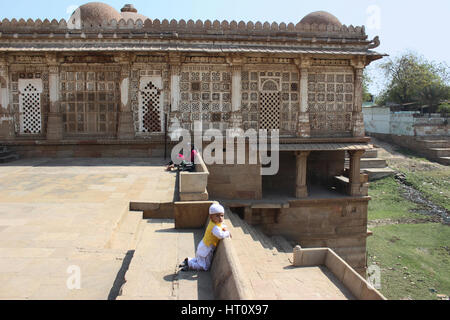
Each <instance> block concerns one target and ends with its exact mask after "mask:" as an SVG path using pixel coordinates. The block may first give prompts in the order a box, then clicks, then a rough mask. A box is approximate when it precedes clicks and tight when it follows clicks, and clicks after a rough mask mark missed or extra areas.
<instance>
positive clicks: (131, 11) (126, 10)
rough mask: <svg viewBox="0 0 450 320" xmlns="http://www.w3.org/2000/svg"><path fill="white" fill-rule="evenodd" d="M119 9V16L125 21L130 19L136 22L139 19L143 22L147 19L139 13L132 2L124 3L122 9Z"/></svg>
mask: <svg viewBox="0 0 450 320" xmlns="http://www.w3.org/2000/svg"><path fill="white" fill-rule="evenodd" d="M120 11H121V13H120V16H121V17H122V19H124V20H125V21H128V20H129V19H131V20H133V21H134V22H136V21H137V20H138V19H141V20H142V22H144V21H145V20H147V19H148V18H147V17H146V16H144V15H142V14H139V13H138V11H137V9H136V8H135V7H134V6H133V5H132V4H126V5H125V6H124V7H123V8H122V9H120Z"/></svg>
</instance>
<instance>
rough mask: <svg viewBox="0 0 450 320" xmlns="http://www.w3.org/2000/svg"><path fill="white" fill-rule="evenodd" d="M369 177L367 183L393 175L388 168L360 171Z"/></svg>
mask: <svg viewBox="0 0 450 320" xmlns="http://www.w3.org/2000/svg"><path fill="white" fill-rule="evenodd" d="M361 171H363V172H364V173H367V174H368V175H369V181H375V180H379V179H382V178H384V177H388V176H391V175H394V174H395V171H394V170H392V169H390V168H367V169H363V170H361Z"/></svg>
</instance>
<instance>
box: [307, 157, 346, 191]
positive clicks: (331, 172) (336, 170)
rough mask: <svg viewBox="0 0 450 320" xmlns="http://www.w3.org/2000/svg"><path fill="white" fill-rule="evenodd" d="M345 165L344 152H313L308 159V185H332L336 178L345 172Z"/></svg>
mask: <svg viewBox="0 0 450 320" xmlns="http://www.w3.org/2000/svg"><path fill="white" fill-rule="evenodd" d="M344 163H345V152H344V151H321V152H311V154H310V155H309V157H308V167H307V170H308V179H307V183H308V184H322V185H325V186H328V185H330V184H331V183H332V182H333V177H334V176H339V175H341V174H342V173H343V172H344Z"/></svg>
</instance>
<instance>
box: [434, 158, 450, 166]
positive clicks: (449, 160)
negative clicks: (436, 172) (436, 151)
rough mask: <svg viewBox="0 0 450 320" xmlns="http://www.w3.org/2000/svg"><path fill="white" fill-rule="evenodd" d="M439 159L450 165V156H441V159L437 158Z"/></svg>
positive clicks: (442, 162) (440, 161)
mask: <svg viewBox="0 0 450 320" xmlns="http://www.w3.org/2000/svg"><path fill="white" fill-rule="evenodd" d="M437 161H438V162H439V163H441V164H444V165H447V166H449V165H450V157H440V158H439V159H437Z"/></svg>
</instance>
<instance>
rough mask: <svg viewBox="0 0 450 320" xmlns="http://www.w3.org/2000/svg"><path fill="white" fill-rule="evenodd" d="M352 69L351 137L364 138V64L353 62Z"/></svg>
mask: <svg viewBox="0 0 450 320" xmlns="http://www.w3.org/2000/svg"><path fill="white" fill-rule="evenodd" d="M353 67H354V70H355V87H354V89H355V92H354V107H353V114H352V119H353V124H352V127H353V136H354V137H364V136H365V129H364V117H363V113H362V103H363V72H364V63H363V62H362V61H360V60H358V61H356V62H353Z"/></svg>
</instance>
